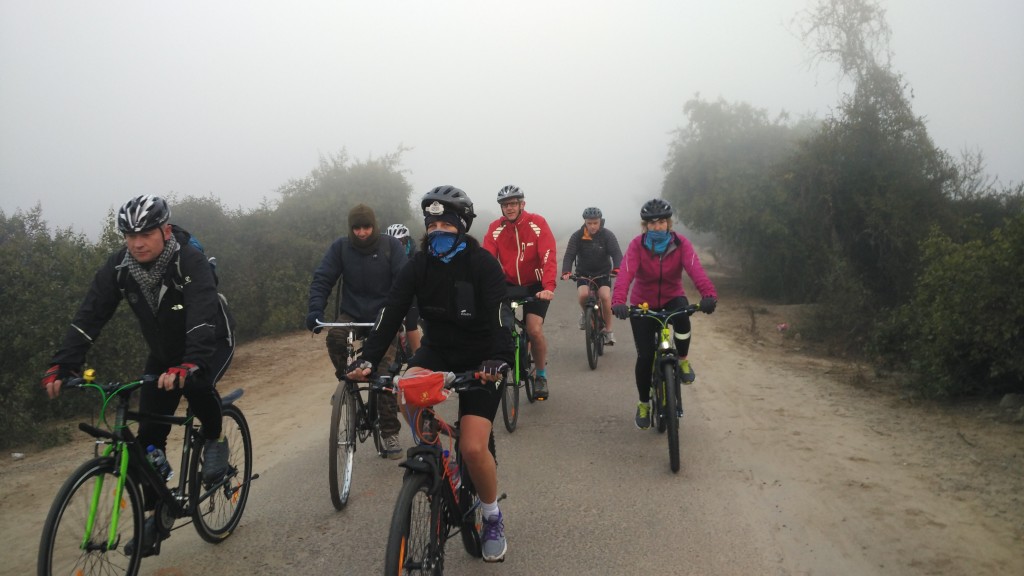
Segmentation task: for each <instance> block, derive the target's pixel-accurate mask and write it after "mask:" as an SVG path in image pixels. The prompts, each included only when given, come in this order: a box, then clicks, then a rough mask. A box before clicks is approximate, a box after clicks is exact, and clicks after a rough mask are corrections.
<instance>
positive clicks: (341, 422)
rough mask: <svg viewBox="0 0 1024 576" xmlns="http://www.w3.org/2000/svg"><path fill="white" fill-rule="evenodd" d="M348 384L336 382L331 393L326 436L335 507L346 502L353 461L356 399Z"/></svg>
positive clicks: (329, 474)
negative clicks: (329, 432) (328, 428)
mask: <svg viewBox="0 0 1024 576" xmlns="http://www.w3.org/2000/svg"><path fill="white" fill-rule="evenodd" d="M351 386H352V385H351V384H349V383H348V382H344V381H342V382H339V383H338V389H337V390H335V391H334V396H332V397H331V403H332V404H333V405H334V407H333V408H332V410H331V436H330V438H329V439H328V440H329V442H328V447H327V448H328V470H327V472H328V474H327V475H328V479H329V481H330V484H331V503H333V504H334V507H335V508H336V509H338V510H341V509H342V508H344V507H345V504H347V503H348V496H349V493H350V492H351V490H352V464H353V461H354V456H355V454H356V402H355V398H353V397H352V391H351Z"/></svg>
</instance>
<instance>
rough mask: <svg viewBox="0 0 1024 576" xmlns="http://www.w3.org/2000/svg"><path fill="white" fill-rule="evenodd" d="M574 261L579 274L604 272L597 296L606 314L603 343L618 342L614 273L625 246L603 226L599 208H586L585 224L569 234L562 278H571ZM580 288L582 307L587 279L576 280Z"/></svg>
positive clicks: (563, 260)
mask: <svg viewBox="0 0 1024 576" xmlns="http://www.w3.org/2000/svg"><path fill="white" fill-rule="evenodd" d="M573 263H575V264H576V274H577V275H579V276H587V277H590V278H593V277H597V276H601V277H602V278H601V279H599V280H598V281H597V285H598V287H599V288H598V291H597V297H598V300H599V301H600V303H601V315H602V316H604V343H605V344H607V345H609V346H613V345H615V334H614V333H613V332H612V311H611V306H612V289H611V285H612V283H611V277H613V276H615V275H616V274H618V272H619V265H620V264H621V263H622V250H621V249H620V248H619V241H618V240H617V239H616V238H615V234H612V231H611V230H609V229H607V228H605V227H604V218H603V216H602V214H601V209H600V208H594V207H591V208H587V209H586V210H584V211H583V226H582V227H581V228H580V229H579V230H577V231H576V232H574V233H573V235H572V236H571V237H570V238H569V245H568V246H566V248H565V256H564V257H563V258H562V280H568V279H569V275H570V274H571V273H572V267H573ZM576 286H577V291H578V292H579V299H580V307H581V308H582V307H583V305H584V304H586V302H587V296H588V295H590V285H589V283H588V282H587V281H586V280H578V281H577V282H576ZM582 329H583V314H582V313H581V314H580V330H582Z"/></svg>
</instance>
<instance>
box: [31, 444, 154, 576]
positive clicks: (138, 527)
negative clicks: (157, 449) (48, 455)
mask: <svg viewBox="0 0 1024 576" xmlns="http://www.w3.org/2000/svg"><path fill="white" fill-rule="evenodd" d="M119 476H120V471H119V470H117V469H116V468H114V459H113V458H96V459H93V460H90V461H88V462H86V463H85V464H83V465H81V466H80V467H79V468H78V469H77V470H75V471H74V473H72V474H71V476H70V477H69V478H68V479H67V480H66V481H65V482H64V485H63V486H61V488H60V491H59V492H57V497H56V498H55V499H54V501H53V505H52V506H51V507H50V513H49V514H48V515H47V516H46V522H45V524H44V525H43V535H42V538H41V539H40V541H39V562H38V566H37V570H38V574H39V575H40V576H51V575H54V574H61V575H63V574H128V575H134V574H137V573H138V571H139V563H140V562H141V561H142V556H141V554H139V553H138V552H139V548H140V546H138V545H136V546H133V548H134V550H133V551H132V553H131V554H128V553H126V552H125V547H126V545H127V544H128V542H142V540H141V537H142V525H143V507H142V495H141V494H140V492H139V487H138V485H137V484H136V483H135V482H134V481H133V480H132V478H131V476H130V475H129V476H128V478H126V479H125V483H124V488H123V489H122V490H118V486H117V484H118V478H119Z"/></svg>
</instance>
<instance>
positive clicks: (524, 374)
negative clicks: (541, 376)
mask: <svg viewBox="0 0 1024 576" xmlns="http://www.w3.org/2000/svg"><path fill="white" fill-rule="evenodd" d="M532 368H533V354H532V353H531V352H530V341H529V340H528V339H527V338H526V334H525V333H520V334H519V377H520V379H521V380H520V381H521V382H522V383H523V386H524V387H525V388H526V399H527V400H529V401H530V404H533V403H534V402H536V401H537V400H536V399H535V398H534V397H533V379H534V377H535V376H534V373H533V370H532Z"/></svg>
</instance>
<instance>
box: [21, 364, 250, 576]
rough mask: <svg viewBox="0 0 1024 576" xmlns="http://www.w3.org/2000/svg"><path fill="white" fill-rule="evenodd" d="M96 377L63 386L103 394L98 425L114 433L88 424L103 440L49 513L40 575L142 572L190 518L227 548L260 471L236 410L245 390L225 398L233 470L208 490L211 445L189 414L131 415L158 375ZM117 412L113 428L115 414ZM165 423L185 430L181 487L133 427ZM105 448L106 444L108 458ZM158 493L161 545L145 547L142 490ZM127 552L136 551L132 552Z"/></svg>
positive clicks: (200, 530)
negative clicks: (157, 464) (110, 415)
mask: <svg viewBox="0 0 1024 576" xmlns="http://www.w3.org/2000/svg"><path fill="white" fill-rule="evenodd" d="M94 379H95V372H94V371H93V370H92V369H89V370H86V371H85V373H84V374H83V376H82V377H77V378H72V379H71V380H69V381H68V383H67V384H66V385H65V388H75V389H79V390H96V391H98V392H99V393H100V395H101V396H102V399H103V402H102V408H101V410H100V421H102V422H103V424H104V425H107V428H108V429H107V430H104V429H102V428H98V427H95V426H92V425H90V424H86V423H84V422H83V423H80V424H79V425H78V428H79V429H80V430H82V431H83V432H85V433H86V434H89V435H90V436H92V437H94V438H96V445H95V448H94V453H95V457H94V458H92V459H90V460H88V461H87V462H85V463H84V464H82V465H81V466H79V467H78V469H77V470H75V471H74V472H73V473H72V474H71V476H69V477H68V479H67V480H66V481H65V482H64V484H63V486H61V488H60V490H59V491H58V492H57V496H56V498H55V499H54V501H53V505H52V506H51V507H50V512H49V513H48V514H47V516H46V522H45V524H44V525H43V534H42V537H41V539H40V542H39V559H38V574H40V576H50V575H52V574H76V575H84V574H105V575H106V574H127V575H134V574H137V573H138V571H139V565H140V563H141V561H142V558H143V557H146V556H150V555H155V554H159V553H160V543H161V542H162V541H163V540H165V539H166V538H168V537H169V536H170V532H171V530H172V529H176V528H174V522H175V521H176V520H177V519H180V518H185V517H191V521H192V524H193V526H194V527H195V529H196V532H198V533H199V536H200V537H201V538H202V539H203V540H205V541H207V542H211V543H213V544H219V543H220V542H223V541H224V540H225V539H226V538H227V537H228V536H230V535H231V534H232V532H233V531H234V529H235V528H236V527H237V526H238V522H239V520H240V519H241V517H242V512H243V511H244V510H245V504H246V501H247V500H248V497H249V487H250V484H251V483H252V481H253V480H256V479H257V478H259V474H256V475H253V473H252V439H251V437H250V435H249V425H248V423H247V422H246V420H245V416H244V415H243V414H242V411H241V410H240V409H239V408H238V407H237V406H235V405H234V403H235V401H237V400H238V399H239V398H241V396H242V393H243V391H242V390H241V389H239V390H234V391H232V392H231V393H230V394H228V395H226V396H224V397H222V398H221V411H222V413H223V419H224V435H225V437H226V438H227V439H228V447H229V449H230V452H231V453H230V455H229V457H228V471H227V473H226V474H225V475H224V476H223V477H222V478H221V479H220V480H217V481H215V482H212V483H209V484H207V483H206V482H204V481H203V480H202V474H201V473H200V470H201V468H202V459H203V455H202V454H203V450H202V448H203V443H204V442H205V440H204V438H203V437H202V436H201V435H200V433H199V431H198V430H197V429H196V428H195V426H194V420H193V414H192V410H191V408H189V409H188V410H186V412H185V415H184V416H174V415H169V416H164V415H157V414H146V413H139V412H135V411H132V410H130V409H129V402H130V400H131V396H132V394H133V393H134V392H135V391H136V390H138V389H139V388H140V387H141V386H143V385H155V382H156V379H157V376H152V375H149V376H144V377H143V378H142V379H140V380H134V381H131V382H125V383H121V382H111V383H108V384H97V383H95V382H94ZM111 405H113V406H114V420H113V424H112V425H109V424H108V422H107V409H108V408H110V407H111ZM130 421H131V422H159V423H162V424H170V425H174V426H181V427H183V428H184V440H183V442H182V452H181V465H180V467H179V468H178V473H179V476H178V478H179V479H180V480H179V483H178V486H177V487H176V488H170V487H169V486H168V485H167V480H166V479H164V477H163V476H161V474H160V473H159V472H158V471H157V470H156V469H155V468H154V466H153V465H152V464H151V463H150V462H149V460H148V459H147V457H146V449H145V448H144V447H143V446H142V445H141V444H139V442H138V441H137V439H136V437H135V435H134V434H133V433H132V431H131V429H130V428H129V422H130ZM100 446H104V448H103V449H102V454H101V453H100ZM143 486H149V487H151V488H152V489H153V491H154V492H155V493H156V497H157V502H156V508H155V509H154V517H155V518H156V520H157V521H156V526H157V539H156V542H155V543H154V546H153V548H152V549H151V550H144V549H143V533H144V531H145V530H144V522H145V518H144V516H145V511H144V510H143V499H142V487H143ZM129 544H132V545H131V546H129Z"/></svg>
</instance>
